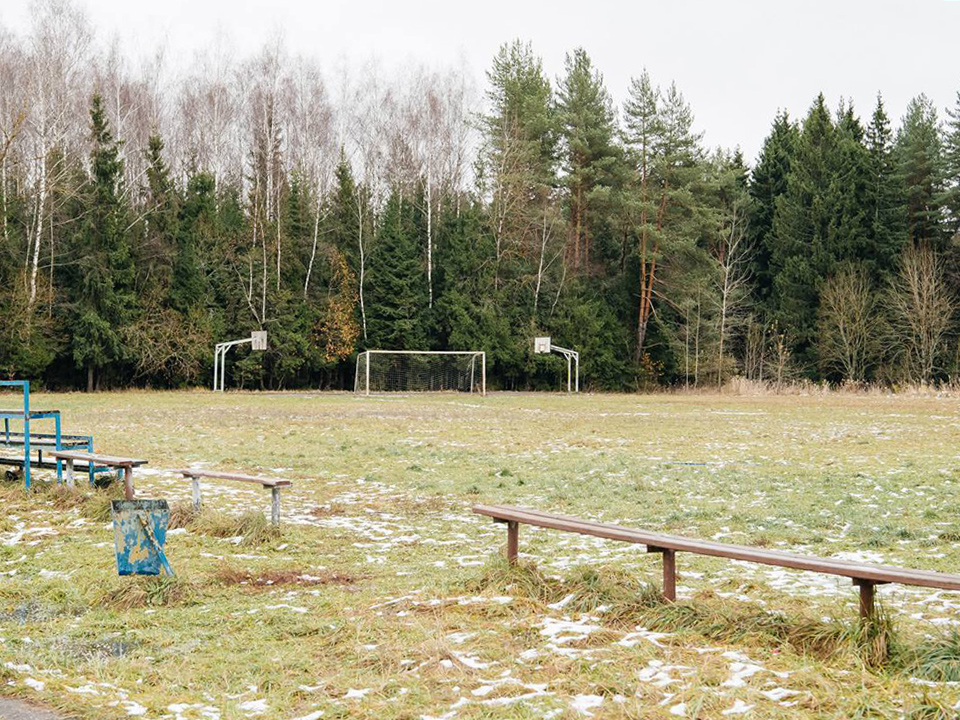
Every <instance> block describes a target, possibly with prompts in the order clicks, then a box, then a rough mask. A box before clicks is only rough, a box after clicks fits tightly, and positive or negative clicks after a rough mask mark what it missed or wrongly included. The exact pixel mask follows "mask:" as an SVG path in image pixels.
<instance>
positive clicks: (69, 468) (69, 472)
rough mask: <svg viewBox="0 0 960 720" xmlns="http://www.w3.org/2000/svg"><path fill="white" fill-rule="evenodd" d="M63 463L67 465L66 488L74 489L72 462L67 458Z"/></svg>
mask: <svg viewBox="0 0 960 720" xmlns="http://www.w3.org/2000/svg"><path fill="white" fill-rule="evenodd" d="M65 462H66V463H67V487H68V488H73V487H76V485H75V484H74V482H73V460H71V459H69V458H68V459H67V460H66V461H65Z"/></svg>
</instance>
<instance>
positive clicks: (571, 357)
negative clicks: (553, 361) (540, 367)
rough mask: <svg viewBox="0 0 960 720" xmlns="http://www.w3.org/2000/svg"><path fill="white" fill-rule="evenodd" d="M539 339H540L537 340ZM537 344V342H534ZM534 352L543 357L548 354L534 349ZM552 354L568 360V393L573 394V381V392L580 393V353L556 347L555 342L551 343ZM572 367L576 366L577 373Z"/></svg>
mask: <svg viewBox="0 0 960 720" xmlns="http://www.w3.org/2000/svg"><path fill="white" fill-rule="evenodd" d="M537 339H539V338H537ZM534 342H536V340H534ZM534 352H535V353H539V354H541V355H545V354H546V353H545V352H543V351H542V350H538V349H537V348H536V347H534ZM550 352H554V353H559V354H560V355H563V356H564V357H565V358H566V359H567V392H571V380H572V381H573V382H572V387H573V390H572V392H576V393H579V392H580V353H578V352H577V351H576V350H570V349H569V348H563V347H560V346H559V345H554V344H553V342H552V341H551V342H550ZM571 365H576V372H572V370H573V368H571Z"/></svg>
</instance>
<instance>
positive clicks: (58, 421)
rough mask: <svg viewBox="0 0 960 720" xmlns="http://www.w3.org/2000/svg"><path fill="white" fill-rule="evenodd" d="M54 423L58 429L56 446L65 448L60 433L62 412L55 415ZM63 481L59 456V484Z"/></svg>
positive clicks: (59, 448)
mask: <svg viewBox="0 0 960 720" xmlns="http://www.w3.org/2000/svg"><path fill="white" fill-rule="evenodd" d="M54 423H55V425H56V429H57V442H56V445H55V446H54V448H55V449H57V450H63V441H62V439H61V434H60V414H59V413H58V414H57V415H55V416H54ZM62 482H63V463H62V462H60V458H57V485H60V484H61V483H62Z"/></svg>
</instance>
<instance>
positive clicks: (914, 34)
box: [0, 0, 960, 159]
mask: <svg viewBox="0 0 960 720" xmlns="http://www.w3.org/2000/svg"><path fill="white" fill-rule="evenodd" d="M29 4H30V0H0V23H3V24H4V25H6V26H8V27H11V28H12V29H14V31H16V32H23V31H24V30H25V29H26V28H27V26H28V22H29V13H28V7H29ZM80 4H81V5H82V6H83V7H85V8H86V10H87V12H88V14H89V16H90V18H91V19H92V21H93V23H94V25H95V26H96V28H97V31H98V36H99V39H100V40H101V41H103V40H105V39H109V38H110V37H111V36H112V35H114V34H117V35H118V36H119V37H120V38H121V41H122V43H123V45H124V47H125V48H126V49H127V51H128V53H129V55H130V56H131V57H134V58H136V57H139V56H141V55H144V54H147V53H148V52H149V51H150V49H151V48H153V47H155V46H156V45H158V44H160V43H166V45H167V48H168V58H170V60H171V62H172V63H174V64H177V63H181V64H182V63H185V62H186V61H189V59H190V58H191V57H192V56H193V54H194V52H195V51H197V50H198V49H201V48H203V47H204V46H205V45H208V44H210V43H211V42H212V40H213V39H214V38H215V37H216V36H217V33H218V32H220V33H223V34H225V35H226V36H227V37H228V38H229V39H230V41H231V44H232V45H233V46H234V48H235V49H236V51H237V55H240V56H244V55H247V54H250V53H253V52H255V51H256V50H258V49H259V47H260V46H261V45H262V43H263V42H264V41H265V40H267V39H269V38H270V37H272V36H275V34H276V33H277V32H278V31H279V32H280V33H282V34H283V36H284V38H285V40H286V42H287V46H288V48H289V49H290V51H291V52H292V53H304V54H309V55H313V56H315V57H317V58H318V59H319V60H320V61H321V62H322V63H324V64H326V65H327V66H332V65H333V64H335V63H336V62H338V61H339V60H341V59H343V58H344V57H346V58H348V59H350V60H353V61H357V62H362V61H365V60H368V59H370V58H371V57H376V58H377V59H378V60H379V61H380V63H381V64H382V65H384V66H390V65H392V64H396V63H404V62H409V61H415V62H421V63H424V64H427V65H429V66H432V67H437V66H447V65H457V64H460V63H461V62H463V63H465V64H466V66H467V68H468V69H469V71H470V72H471V73H472V74H473V75H474V76H475V77H476V78H477V82H478V84H481V85H482V83H483V73H484V71H485V70H486V68H487V67H488V65H489V63H490V59H491V57H492V56H493V54H494V53H495V52H496V49H497V47H498V46H499V45H500V44H501V43H503V42H506V41H509V40H511V39H513V38H517V37H520V38H523V39H529V40H531V41H533V43H534V47H535V49H536V50H537V52H539V53H540V54H541V55H542V57H543V60H544V63H545V66H546V68H547V70H548V72H549V73H550V75H551V77H556V76H557V75H559V74H560V73H561V71H562V69H563V58H564V53H565V52H567V51H568V50H570V49H571V48H573V47H575V46H577V45H582V46H583V47H585V48H586V50H587V52H588V53H589V54H590V56H591V57H592V58H593V60H594V62H595V63H596V65H597V66H598V67H599V68H600V70H601V71H602V72H603V74H604V77H605V80H606V83H607V87H608V88H609V89H610V91H611V93H612V94H613V96H614V98H615V99H616V100H617V101H618V103H619V102H621V101H622V99H623V98H624V97H625V95H626V89H627V86H628V84H629V80H630V77H631V76H633V75H637V74H639V72H640V71H641V69H642V68H643V67H647V69H648V70H649V71H650V73H651V75H652V77H653V79H654V81H655V82H658V83H660V84H667V83H669V82H670V80H676V82H677V84H678V86H679V88H680V89H681V91H682V92H683V93H684V94H685V95H686V97H687V99H688V100H689V101H690V103H691V105H692V106H693V109H694V112H695V114H696V119H697V125H698V127H699V128H701V129H703V130H705V131H706V140H707V142H708V143H710V144H711V145H723V146H726V147H734V146H736V145H739V146H741V147H742V148H743V150H744V152H745V153H746V155H747V157H748V159H752V158H753V157H754V156H755V154H756V152H757V150H759V148H760V145H761V143H762V141H763V138H764V137H765V135H766V134H767V131H768V129H769V126H770V122H771V121H772V119H773V116H774V114H775V112H776V111H777V109H778V108H786V109H787V110H789V111H790V112H791V114H793V115H794V116H798V115H802V114H804V113H805V112H806V110H807V108H808V107H809V105H810V102H811V101H812V99H813V98H814V96H815V95H816V94H817V93H818V92H820V91H823V92H824V93H825V94H826V96H827V99H828V100H829V102H830V104H831V107H835V106H836V104H837V102H838V101H839V99H840V98H841V97H849V98H852V100H853V102H854V104H855V106H856V108H857V109H858V111H859V112H860V114H861V115H862V116H867V115H869V113H870V112H871V111H872V109H873V105H874V102H875V98H876V94H877V92H878V91H882V92H883V95H884V99H885V101H886V103H887V108H888V112H889V114H890V115H891V116H892V117H893V118H894V119H895V120H896V119H898V118H899V117H900V116H901V114H902V112H903V110H904V107H905V106H906V103H907V101H908V100H909V99H910V98H911V97H913V96H914V95H916V94H918V93H920V92H924V93H926V94H927V95H928V96H929V97H930V98H932V99H933V100H934V102H935V103H936V104H937V105H938V106H939V107H940V109H941V115H942V114H943V109H944V108H945V107H947V106H950V107H952V106H953V105H954V103H955V101H956V97H957V91H958V90H960V40H958V38H960V0H833V1H832V2H831V1H829V0H722V1H721V0H656V1H651V0H622V1H621V2H613V1H612V0H579V1H571V0H552V1H550V2H544V1H540V0H537V1H536V2H527V1H525V0H486V2H480V3H469V4H468V3H464V2H457V1H456V0H406V1H403V0H351V1H349V2H343V1H341V0H335V1H332V0H314V1H312V2H311V1H309V0H81V3H80Z"/></svg>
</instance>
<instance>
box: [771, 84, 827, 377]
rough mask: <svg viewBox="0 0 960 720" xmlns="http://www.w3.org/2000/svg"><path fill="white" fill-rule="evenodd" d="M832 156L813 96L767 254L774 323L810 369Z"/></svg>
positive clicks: (823, 272) (822, 108) (823, 111)
mask: <svg viewBox="0 0 960 720" xmlns="http://www.w3.org/2000/svg"><path fill="white" fill-rule="evenodd" d="M836 153H837V130H836V128H835V127H834V124H833V122H832V120H831V118H830V112H829V111H828V110H827V106H826V102H825V101H824V98H823V95H819V96H818V97H817V99H816V100H815V101H814V103H813V106H812V107H811V108H810V112H809V113H808V114H807V117H806V118H805V119H804V121H803V127H802V130H801V133H800V138H799V142H798V143H797V151H796V155H795V158H794V161H793V163H792V165H791V171H790V175H789V177H788V179H787V191H786V193H784V194H783V195H781V196H780V197H778V198H777V204H776V211H775V213H774V233H775V236H774V243H773V248H772V252H771V268H772V269H773V273H774V278H773V301H774V317H775V320H776V322H777V324H778V325H779V326H780V327H782V328H786V329H787V330H788V332H789V334H790V335H791V340H792V344H793V345H794V350H795V352H796V354H797V355H798V356H799V358H800V360H801V361H802V362H808V363H809V364H810V366H811V367H813V366H815V365H816V362H815V361H816V357H815V339H816V316H817V307H818V297H819V295H818V292H819V286H820V283H821V281H822V280H823V278H825V277H826V276H827V275H828V274H829V273H830V272H831V271H832V270H833V266H834V261H835V257H834V254H833V251H835V249H836V248H835V247H833V243H832V236H833V230H834V224H835V219H836V209H837V208H836V206H837V198H836V196H835V195H834V193H835V191H836V184H835V174H834V164H835V161H836Z"/></svg>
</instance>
